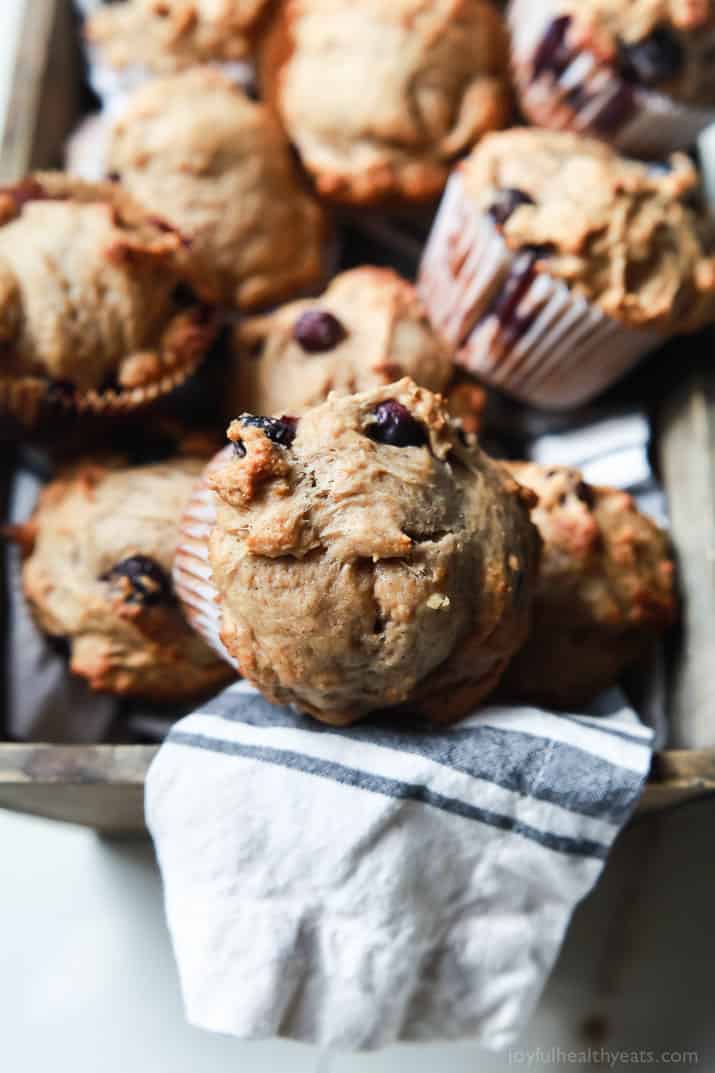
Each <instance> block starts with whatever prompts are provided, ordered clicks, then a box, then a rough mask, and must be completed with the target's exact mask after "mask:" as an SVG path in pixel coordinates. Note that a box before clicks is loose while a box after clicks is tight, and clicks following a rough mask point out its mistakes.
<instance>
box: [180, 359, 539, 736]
mask: <svg viewBox="0 0 715 1073" xmlns="http://www.w3.org/2000/svg"><path fill="white" fill-rule="evenodd" d="M228 437H229V440H230V441H231V443H232V445H233V446H232V448H229V449H227V450H226V451H224V452H222V454H221V455H219V456H218V458H217V459H216V460H215V461H214V463H212V465H211V466H210V467H209V470H208V473H207V477H206V481H207V485H208V488H209V489H210V491H209V492H208V493H207V490H206V487H205V488H204V491H203V493H202V494H201V495H200V496H198V497H195V498H194V499H193V500H192V503H191V504H190V507H189V510H188V511H187V514H186V516H185V518H184V522H183V525H182V528H183V536H182V539H181V543H180V548H179V552H178V554H177V560H176V568H175V581H176V586H177V591H178V592H179V595H180V597H181V598H182V599H184V600H185V601H186V602H187V604H188V607H189V613H190V615H191V616H192V618H194V620H195V621H197V623H198V625H199V627H200V628H201V629H202V630H203V631H204V632H205V633H206V635H207V637H212V635H213V638H214V639H215V633H216V632H217V627H218V629H219V630H220V637H221V641H222V643H223V645H224V646H225V649H226V650H227V652H228V653H229V654H230V655H231V656H232V657H233V659H234V660H235V662H236V664H237V665H238V666H239V667H240V669H241V673H242V674H243V675H245V677H246V678H248V679H249V680H250V681H251V682H253V683H254V684H255V685H256V686H257V687H258V688H259V689H260V690H261V691H262V692H263V693H264V695H265V696H266V697H268V698H269V699H270V700H272V701H274V702H276V703H279V704H294V705H296V706H297V707H298V708H300V709H301V710H302V711H304V712H308V713H310V714H311V715H313V716H315V717H316V718H317V719H319V720H321V721H323V722H326V723H332V724H335V725H342V724H348V723H352V722H354V721H355V720H357V719H360V718H361V717H363V716H366V715H367V714H368V713H370V712H373V711H375V710H379V709H383V708H386V707H393V706H396V705H408V706H409V709H410V711H411V712H413V713H415V712H418V713H420V714H421V715H424V716H427V717H429V718H431V719H432V720H434V721H436V722H443V723H446V722H450V721H453V720H456V719H459V718H461V717H462V716H465V715H467V714H468V713H470V712H471V711H472V710H473V708H474V706H475V705H476V704H477V703H478V701H479V700H480V699H481V697H483V696H484V695H485V694H486V693H487V692H489V691H490V690H491V689H492V688H493V687H494V685H495V684H496V682H497V681H498V679H499V677H500V675H501V673H502V671H503V670H504V668H505V666H506V664H507V663H508V661H509V659H510V657H511V656H512V655H513V653H514V652H515V651H516V649H517V648H518V647H519V646H520V645H521V643H522V642H523V640H524V639H525V637H526V632H527V628H528V622H529V605H530V602H531V593H532V587H533V583H534V575H535V570H536V559H537V550H538V535H537V533H536V530H535V528H534V527H533V526H532V525H531V523H530V521H529V516H528V506H529V504H530V503H531V502H532V501H533V497H531V494H530V493H527V492H526V491H525V490H523V489H521V488H520V486H519V485H518V483H517V482H516V481H514V480H513V479H511V478H510V477H506V475H505V474H504V472H503V471H502V470H500V469H499V468H498V466H497V465H496V464H495V463H493V462H491V460H490V459H488V458H487V456H486V455H484V454H483V453H482V452H481V450H480V449H479V447H477V446H476V445H471V446H467V444H466V442H465V440H464V438H463V437H462V436H460V435H459V434H458V432H457V430H456V429H455V428H454V427H453V426H452V425H451V423H450V421H449V417H448V414H447V410H446V407H445V405H444V402H443V400H442V399H441V397H440V396H439V395H433V394H431V393H430V392H429V391H426V390H425V389H423V388H419V387H417V386H416V385H415V384H414V383H413V382H412V381H410V380H408V379H404V380H401V381H399V383H396V384H390V385H388V386H387V387H383V388H379V389H378V390H375V391H371V392H366V393H364V394H361V395H350V396H339V395H337V394H335V395H331V396H330V398H329V399H328V400H327V401H326V402H324V403H322V404H321V405H320V406H316V407H315V408H313V409H312V410H309V411H308V412H307V413H306V414H305V415H304V416H303V417H301V418H300V420H296V419H293V420H287V419H285V418H284V419H278V418H273V419H270V418H268V419H267V418H260V417H254V416H252V415H250V414H243V415H242V416H241V417H239V418H238V419H237V420H235V421H234V422H233V423H232V424H231V426H230V428H229V432H228ZM207 508H208V509H207ZM212 512H213V518H212V516H211V515H212ZM207 536H208V540H207ZM207 568H208V569H207ZM207 577H209V578H211V579H212V584H207V583H206V580H205V579H206V578H207ZM197 581H198V586H197ZM197 616H198V617H197Z"/></svg>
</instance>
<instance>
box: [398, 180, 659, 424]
mask: <svg viewBox="0 0 715 1073" xmlns="http://www.w3.org/2000/svg"><path fill="white" fill-rule="evenodd" d="M537 258H538V253H537V252H532V251H529V250H523V251H516V252H514V251H512V250H510V249H509V247H508V246H507V244H506V242H505V241H504V239H503V238H502V236H501V234H500V232H499V230H498V229H497V227H496V225H495V224H494V222H493V220H492V219H491V217H490V216H489V215H488V214H487V213H483V212H480V211H479V210H478V209H476V208H475V206H474V205H473V204H472V203H471V202H470V200H469V199H468V198H467V197H466V196H465V193H464V188H463V183H462V178H461V176H460V174H459V172H455V173H454V174H453V175H452V177H451V179H450V181H449V183H448V186H447V190H446V191H445V196H444V199H443V202H442V204H441V206H440V209H439V212H438V214H437V218H436V220H435V225H434V228H433V231H432V234H431V235H430V238H429V241H428V243H427V247H426V249H425V252H424V256H423V258H422V263H421V265H420V272H419V277H418V290H419V292H420V294H421V296H422V299H423V301H424V302H425V304H426V306H427V310H428V312H429V315H430V318H431V320H432V322H433V324H434V325H435V327H436V328H437V329H438V330H440V331H441V332H442V333H443V335H445V337H446V338H447V340H448V342H450V343H451V344H452V345H453V346H455V347H456V348H457V350H458V358H457V360H458V361H459V363H460V364H461V365H463V366H465V368H467V369H468V370H469V371H470V372H472V373H474V374H476V375H477V376H479V377H480V378H481V379H482V380H483V381H485V382H486V383H488V384H491V385H492V386H494V387H498V388H500V389H501V390H503V391H506V392H508V393H509V394H511V395H514V396H515V397H516V398H519V399H521V400H522V401H524V402H528V403H530V404H532V405H533V406H539V407H542V408H545V409H565V408H568V407H572V406H577V405H580V404H581V403H584V402H587V401H588V400H589V399H591V398H593V397H594V396H595V395H597V394H599V392H601V391H603V390H605V388H607V387H608V386H609V385H610V384H612V383H613V382H614V381H616V380H618V379H619V378H620V377H621V376H623V375H624V373H626V372H627V371H628V369H630V368H631V367H632V366H633V365H635V364H636V362H637V361H638V360H639V358H641V357H642V355H643V354H645V353H646V352H647V351H649V350H652V349H653V348H654V347H656V346H657V345H658V344H659V343H660V342H662V338H661V337H660V336H658V335H656V334H655V333H653V332H644V331H641V330H637V329H633V328H628V327H625V326H624V325H622V324H620V323H619V322H618V321H616V320H614V319H613V318H612V317H609V316H607V315H606V314H605V313H603V312H602V311H601V310H600V309H599V308H598V307H597V306H595V305H594V304H593V303H591V302H589V301H588V300H587V299H585V298H583V297H581V296H579V295H576V294H574V293H573V292H572V291H571V290H570V289H569V288H568V287H567V285H566V284H565V283H563V282H562V281H561V280H557V279H555V278H553V277H552V276H549V275H548V273H543V272H537V271H536V267H535V266H536V261H537Z"/></svg>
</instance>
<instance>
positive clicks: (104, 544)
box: [14, 459, 233, 702]
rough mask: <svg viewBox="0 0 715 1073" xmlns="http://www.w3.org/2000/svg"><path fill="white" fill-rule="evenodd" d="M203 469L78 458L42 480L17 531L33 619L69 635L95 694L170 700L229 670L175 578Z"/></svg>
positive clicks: (207, 686)
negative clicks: (198, 627) (195, 624)
mask: <svg viewBox="0 0 715 1073" xmlns="http://www.w3.org/2000/svg"><path fill="white" fill-rule="evenodd" d="M202 465H203V463H202V461H201V460H200V459H177V460H175V461H170V462H164V463H158V464H154V465H146V466H134V467H129V468H124V467H121V466H118V465H116V466H115V465H111V464H100V463H93V462H85V463H82V464H80V465H78V466H77V467H75V468H73V469H72V470H70V471H68V472H67V473H65V474H64V475H62V476H60V477H58V478H57V479H56V480H53V481H52V482H51V483H50V484H49V485H47V487H46V488H45V489H44V490H43V492H42V493H41V495H40V499H39V502H38V504H37V507H36V509H35V512H34V514H33V516H32V518H31V519H30V521H29V522H28V523H27V524H26V525H25V526H23V527H20V528H19V529H18V530H17V531H16V532H15V534H14V535H15V537H16V539H18V540H19V541H20V543H21V544H22V546H23V548H24V549H25V551H26V552H27V557H26V560H25V563H24V567H23V575H22V577H23V588H24V591H25V595H26V597H27V600H28V601H29V604H30V606H31V609H32V612H33V615H34V617H35V619H36V621H37V623H38V625H39V626H40V627H41V629H43V630H44V631H45V632H46V633H48V634H49V635H50V636H52V637H58V638H62V639H64V640H66V641H67V642H69V646H70V652H71V657H70V667H71V670H72V671H73V672H74V673H75V674H78V675H81V676H82V677H83V678H86V679H87V681H88V682H89V684H90V686H91V687H92V688H93V689H96V690H98V691H101V692H108V693H116V694H119V695H121V696H127V697H141V698H145V699H147V700H152V701H158V702H173V701H182V700H189V699H191V698H192V697H195V696H198V695H200V694H202V693H205V692H207V691H210V690H212V689H214V688H218V687H220V686H221V685H222V684H223V683H224V682H226V681H229V680H230V679H231V677H232V676H233V672H232V670H231V668H230V667H229V666H228V665H227V664H226V663H225V662H223V661H222V660H220V659H219V658H218V657H217V656H216V655H215V653H213V652H212V651H211V649H210V648H209V647H208V646H207V645H206V644H204V642H203V641H202V640H201V638H200V637H199V636H198V635H197V634H195V633H194V631H193V630H191V629H190V627H189V626H188V624H187V623H186V621H185V620H184V617H183V615H182V613H181V610H180V607H179V604H178V603H177V601H176V598H175V596H174V592H173V588H172V583H171V569H172V564H173V559H174V553H175V550H176V542H177V530H178V524H179V520H180V517H181V513H182V510H183V508H184V506H185V504H186V501H187V500H188V497H189V495H190V493H191V490H192V488H193V485H194V484H195V482H196V479H197V477H198V475H199V474H200V472H201V469H202Z"/></svg>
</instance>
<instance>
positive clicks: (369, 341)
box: [227, 267, 453, 416]
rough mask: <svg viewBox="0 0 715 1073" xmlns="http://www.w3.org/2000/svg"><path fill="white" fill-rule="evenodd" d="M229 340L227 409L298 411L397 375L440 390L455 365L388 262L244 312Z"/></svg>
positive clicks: (408, 286)
mask: <svg viewBox="0 0 715 1073" xmlns="http://www.w3.org/2000/svg"><path fill="white" fill-rule="evenodd" d="M235 341H236V356H237V360H236V363H235V366H234V376H233V382H232V385H231V388H230V390H229V391H228V392H227V401H228V404H229V411H230V413H231V414H232V416H233V415H235V414H237V413H240V412H241V411H242V410H246V411H250V412H251V413H255V414H286V413H287V414H296V415H297V414H302V413H303V412H304V411H305V410H307V409H309V408H310V407H311V406H315V405H316V404H317V403H319V402H323V400H324V399H327V397H328V395H329V394H330V392H331V391H336V392H339V393H340V394H344V395H349V394H353V393H355V392H358V391H368V390H370V389H372V388H376V387H380V386H381V385H384V384H391V383H393V382H394V381H395V380H399V379H400V378H401V377H403V376H409V377H411V378H412V379H413V380H414V381H415V383H417V384H419V385H421V386H422V387H426V388H429V389H430V390H431V391H442V390H443V389H444V388H445V386H446V385H447V382H448V381H449V379H450V376H451V373H452V368H453V366H452V351H451V348H450V347H448V346H447V344H446V343H445V342H443V340H442V339H441V338H440V337H439V336H438V335H437V333H436V332H435V331H434V330H433V329H432V327H431V325H430V323H429V320H428V319H427V314H426V311H425V309H424V306H423V304H422V302H421V300H420V299H419V298H418V296H417V293H416V291H415V289H414V287H413V286H412V284H411V283H408V282H407V280H405V279H402V278H401V277H400V276H398V275H397V273H396V272H393V271H392V270H391V269H387V268H369V267H364V268H354V269H352V270H351V271H349V272H343V273H342V274H341V275H339V276H336V277H335V279H334V280H333V281H332V283H331V284H330V286H329V287H328V289H327V290H326V291H325V292H324V293H323V294H322V295H321V296H320V297H319V298H316V299H313V300H310V301H301V302H292V303H291V304H289V305H286V306H282V307H281V308H280V309H277V310H276V311H275V312H274V313H271V314H269V315H268V316H264V317H254V318H249V319H245V320H243V321H241V323H240V324H239V327H238V328H237V330H236V336H235Z"/></svg>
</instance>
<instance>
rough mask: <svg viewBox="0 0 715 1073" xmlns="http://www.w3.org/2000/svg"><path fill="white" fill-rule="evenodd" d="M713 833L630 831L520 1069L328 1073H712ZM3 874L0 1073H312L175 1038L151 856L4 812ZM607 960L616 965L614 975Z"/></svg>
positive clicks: (460, 1064)
mask: <svg viewBox="0 0 715 1073" xmlns="http://www.w3.org/2000/svg"><path fill="white" fill-rule="evenodd" d="M32 2H34V3H42V2H43V0H32ZM68 2H69V0H68ZM0 7H1V16H0V17H1V22H0V115H2V114H3V113H4V98H5V94H6V90H7V81H8V77H7V75H8V73H7V67H6V65H5V63H4V62H3V56H4V55H5V54H6V50H7V49H9V48H11V47H12V43H13V41H14V37H15V33H16V28H17V25H18V17H19V14H20V13H21V11H22V7H23V0H0ZM713 141H715V139H713ZM714 825H715V803H708V804H705V805H695V806H689V807H687V808H684V809H681V810H679V811H677V812H675V813H674V814H672V815H671V816H669V817H668V818H667V819H666V820H663V821H655V822H652V821H651V822H649V823H647V824H640V825H639V826H638V827H637V828H636V829H635V830H634V831H632V832H630V833H629V834H628V835H627V836H626V837H625V839H624V841H623V843H622V846H621V847H620V850H619V852H617V854H616V857H615V859H614V860H612V862H611V863H610V864H609V866H608V868H607V871H606V876H605V878H604V881H603V883H602V884H601V887H600V889H599V891H598V892H597V894H596V895H595V896H593V897H592V898H591V899H589V902H588V903H587V905H586V907H585V908H584V909H583V910H582V911H581V912H579V914H578V915H577V918H576V920H575V922H574V926H573V927H572V930H571V934H570V938H569V941H568V942H567V945H566V948H565V950H564V952H563V955H562V957H561V960H560V962H559V966H558V969H557V972H556V974H555V976H554V978H553V980H552V982H551V985H550V986H549V988H548V990H547V993H546V995H545V997H544V1000H543V1002H542V1003H541V1006H540V1008H539V1011H538V1013H537V1016H536V1017H535V1019H534V1021H533V1022H532V1024H531V1026H530V1029H529V1031H528V1033H526V1035H525V1037H524V1040H523V1041H522V1043H520V1045H519V1046H520V1047H521V1046H523V1047H524V1048H529V1049H530V1050H531V1051H532V1053H531V1054H530V1055H523V1054H520V1053H519V1051H518V1049H514V1050H513V1051H512V1053H511V1054H506V1055H502V1056H491V1055H485V1054H484V1052H480V1051H477V1050H476V1048H474V1047H472V1046H469V1045H462V1046H453V1047H446V1048H445V1047H439V1048H414V1047H410V1048H402V1049H400V1050H397V1051H394V1050H393V1051H388V1052H385V1054H383V1055H377V1056H374V1057H370V1058H349V1057H339V1058H335V1059H333V1060H332V1061H331V1065H330V1073H388V1071H389V1073H394V1071H397V1070H400V1071H401V1070H405V1071H407V1070H409V1071H410V1073H443V1071H448V1073H506V1071H507V1070H519V1069H527V1068H530V1069H539V1070H544V1071H549V1073H550V1071H555V1070H556V1069H563V1068H566V1069H568V1068H573V1063H571V1062H569V1061H568V1060H567V1058H566V1057H565V1056H564V1055H563V1054H559V1053H558V1052H554V1053H553V1054H551V1055H547V1057H550V1058H552V1059H555V1061H548V1060H541V1059H540V1057H539V1055H538V1054H535V1053H533V1052H534V1050H535V1049H536V1048H537V1047H540V1048H542V1051H546V1052H548V1051H549V1050H550V1049H551V1048H561V1050H562V1051H567V1050H568V1049H569V1048H571V1047H574V1048H582V1047H585V1046H587V1045H588V1043H587V1041H586V1040H585V1038H584V1037H583V1035H582V1034H581V1033H580V1027H581V1026H582V1024H583V1023H584V1022H585V1021H586V1020H587V1019H588V1018H589V1017H591V1016H593V1015H600V1014H602V1013H605V1014H607V1015H608V1017H609V1024H610V1029H611V1031H610V1034H609V1036H608V1037H607V1039H606V1042H605V1044H604V1045H605V1046H606V1047H608V1048H609V1050H610V1049H616V1048H652V1049H653V1050H654V1051H658V1050H660V1049H661V1048H669V1049H671V1050H673V1049H695V1050H698V1051H699V1054H700V1061H699V1063H698V1066H697V1068H700V1069H704V1070H712V1069H713V1068H715V983H714V982H713V973H712V965H713V962H714V961H715V923H714V921H713V906H714V905H715V859H714V855H713V852H712V831H713V826H714ZM0 861H2V865H1V866H0V926H1V928H2V931H1V932H0V1070H2V1071H3V1073H4V1071H5V1070H7V1071H8V1073H158V1071H160V1073H233V1071H236V1073H264V1071H265V1073H268V1071H271V1073H283V1071H286V1073H304V1071H306V1073H307V1071H317V1069H318V1066H319V1061H320V1056H319V1055H318V1054H317V1053H316V1052H315V1051H314V1050H312V1049H310V1048H306V1047H299V1046H297V1045H289V1044H282V1043H267V1044H250V1045H248V1044H238V1043H236V1042H234V1041H232V1040H228V1039H223V1038H219V1037H216V1036H210V1035H208V1034H205V1033H201V1032H198V1031H194V1030H192V1029H189V1028H188V1027H187V1026H186V1025H185V1023H184V1021H183V1017H182V1011H181V1005H180V1000H179V994H178V987H177V982H176V975H175V971H174V966H173V963H172V960H171V954H170V951H169V946H168V939H167V935H166V930H165V926H164V921H163V912H162V905H161V891H160V886H159V880H158V874H157V872H156V868H155V864H154V859H153V853H152V851H151V848H150V847H149V845H148V844H142V843H124V844H123V843H111V842H107V841H103V840H100V839H98V838H97V837H96V836H94V835H93V834H92V833H91V832H87V831H83V830H78V829H73V828H69V827H65V826H63V825H57V824H53V823H50V822H48V821H44V820H35V819H31V818H28V817H22V816H14V815H12V814H10V813H5V812H0ZM629 883H630V885H631V888H630V894H629ZM633 895H634V896H635V898H636V900H635V902H633V901H630V900H629V899H630V897H631V896H633ZM614 951H619V952H620V953H621V954H622V956H623V957H624V959H625V962H624V964H622V965H621V966H620V967H619V966H618V964H617V963H616V959H615V956H614ZM599 1043H600V1041H599ZM529 1058H530V1059H531V1065H527V1059H529ZM614 1067H615V1068H619V1069H625V1068H628V1069H632V1068H634V1063H633V1061H632V1060H631V1061H630V1062H626V1061H624V1060H620V1061H617V1063H615V1066H614ZM578 1068H579V1069H581V1070H587V1071H590V1070H597V1069H605V1068H607V1066H606V1065H604V1064H601V1065H594V1064H592V1063H579V1064H578ZM637 1068H643V1066H642V1065H641V1066H639V1067H637ZM648 1068H649V1069H651V1070H663V1071H671V1073H672V1071H675V1070H679V1069H692V1068H693V1064H692V1063H690V1064H684V1063H679V1064H676V1063H672V1062H668V1063H666V1062H664V1061H662V1060H660V1061H659V1060H656V1061H655V1062H653V1063H651V1064H649V1065H648ZM321 1073H323V1071H322V1070H321Z"/></svg>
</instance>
